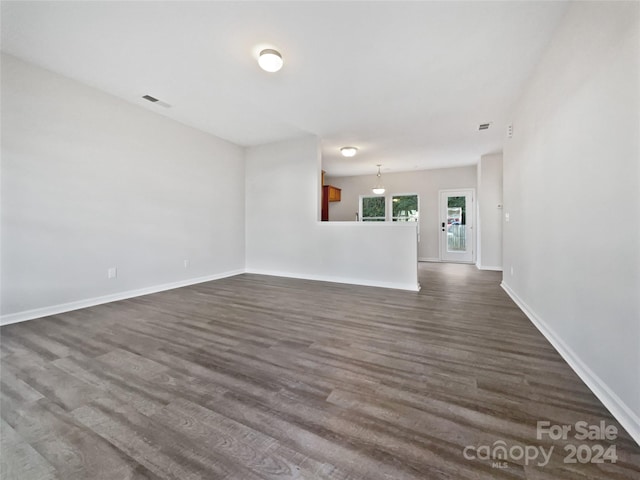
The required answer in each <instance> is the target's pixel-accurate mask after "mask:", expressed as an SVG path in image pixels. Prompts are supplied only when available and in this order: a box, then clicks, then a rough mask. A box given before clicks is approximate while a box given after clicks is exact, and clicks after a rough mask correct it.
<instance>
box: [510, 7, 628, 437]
mask: <svg viewBox="0 0 640 480" xmlns="http://www.w3.org/2000/svg"><path fill="white" fill-rule="evenodd" d="M639 18H640V4H638V3H637V2H602V3H600V2H594V3H592V2H573V3H572V4H571V5H570V7H569V9H568V12H567V14H566V17H565V18H564V20H563V22H562V24H561V25H560V27H559V29H558V31H557V32H556V35H555V37H554V38H553V39H552V41H551V42H550V44H549V47H548V50H547V52H546V53H545V55H544V56H543V57H542V60H541V62H540V63H539V65H538V67H537V68H536V70H535V72H534V75H533V77H532V78H531V79H530V81H529V82H528V84H527V86H526V89H525V93H524V95H523V97H522V98H521V100H520V102H519V104H518V107H517V109H516V111H515V115H514V117H513V132H514V133H513V138H512V139H510V140H507V142H506V145H505V148H504V187H505V190H504V202H505V213H509V214H510V222H509V223H505V224H504V270H505V273H504V283H505V286H506V289H507V291H509V292H511V294H512V295H513V296H514V298H515V299H516V300H518V301H519V302H520V305H521V306H523V307H524V309H525V310H526V311H527V312H528V313H529V315H530V317H531V318H532V319H533V320H534V322H535V323H537V325H538V326H539V328H541V330H542V331H543V332H545V333H546V335H547V336H548V338H550V339H551V340H552V343H554V345H555V346H556V348H558V349H559V350H560V351H561V353H563V355H564V356H565V358H566V359H567V360H568V361H569V363H570V364H571V365H572V366H573V367H574V369H576V371H577V372H578V373H579V374H580V375H581V377H582V378H583V379H584V380H585V381H586V383H587V384H588V385H589V386H590V387H591V389H592V390H593V391H594V392H595V393H596V394H597V395H598V396H599V397H600V399H601V400H602V401H603V402H604V403H605V405H606V406H607V407H608V408H609V409H610V410H611V411H612V413H613V414H614V415H616V417H617V418H618V420H620V422H621V423H622V424H623V425H624V426H625V427H626V428H627V430H629V432H630V433H631V434H632V435H634V436H635V439H636V440H637V441H638V442H640V304H639V303H640V294H639V292H640V232H639V227H638V225H639V223H638V221H639V220H640V195H639V192H640V172H639V168H640V145H639V142H640V140H639V133H640V119H639V115H640V109H639V108H638V107H639V106H640V91H639V90H640V89H639V85H640V78H639V77H640V76H639V62H640V38H639V35H638V32H640V25H639ZM511 268H513V274H511V273H510V272H511Z"/></svg>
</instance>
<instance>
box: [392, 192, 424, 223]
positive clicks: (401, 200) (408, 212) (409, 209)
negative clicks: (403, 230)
mask: <svg viewBox="0 0 640 480" xmlns="http://www.w3.org/2000/svg"><path fill="white" fill-rule="evenodd" d="M391 211H392V217H391V220H392V221H393V222H417V221H418V195H394V196H393V197H391Z"/></svg>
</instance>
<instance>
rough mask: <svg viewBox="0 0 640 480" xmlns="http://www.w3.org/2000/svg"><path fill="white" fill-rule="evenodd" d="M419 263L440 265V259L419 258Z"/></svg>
mask: <svg viewBox="0 0 640 480" xmlns="http://www.w3.org/2000/svg"><path fill="white" fill-rule="evenodd" d="M418 261H419V262H437V263H440V259H439V258H438V257H419V258H418Z"/></svg>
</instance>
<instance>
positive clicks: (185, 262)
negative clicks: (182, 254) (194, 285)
mask: <svg viewBox="0 0 640 480" xmlns="http://www.w3.org/2000/svg"><path fill="white" fill-rule="evenodd" d="M183 263H184V268H189V259H188V258H185V259H184V262H183Z"/></svg>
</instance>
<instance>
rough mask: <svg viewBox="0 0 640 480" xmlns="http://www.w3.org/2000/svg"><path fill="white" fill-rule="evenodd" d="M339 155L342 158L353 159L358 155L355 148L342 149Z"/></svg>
mask: <svg viewBox="0 0 640 480" xmlns="http://www.w3.org/2000/svg"><path fill="white" fill-rule="evenodd" d="M340 153H341V154H342V156H343V157H354V156H355V155H356V153H358V149H357V147H342V148H341V149H340Z"/></svg>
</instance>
